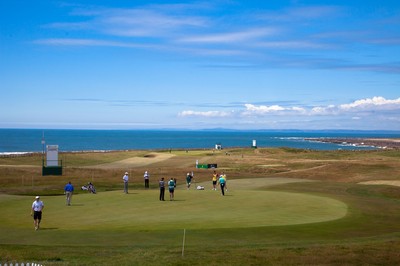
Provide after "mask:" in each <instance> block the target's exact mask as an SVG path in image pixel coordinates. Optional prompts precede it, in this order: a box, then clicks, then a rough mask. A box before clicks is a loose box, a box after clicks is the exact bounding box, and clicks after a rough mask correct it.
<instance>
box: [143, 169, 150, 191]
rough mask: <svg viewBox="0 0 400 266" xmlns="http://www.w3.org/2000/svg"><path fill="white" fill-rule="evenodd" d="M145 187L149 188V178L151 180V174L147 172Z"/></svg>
mask: <svg viewBox="0 0 400 266" xmlns="http://www.w3.org/2000/svg"><path fill="white" fill-rule="evenodd" d="M143 177H144V187H145V188H149V178H150V174H149V173H148V172H147V171H146V172H144V176H143Z"/></svg>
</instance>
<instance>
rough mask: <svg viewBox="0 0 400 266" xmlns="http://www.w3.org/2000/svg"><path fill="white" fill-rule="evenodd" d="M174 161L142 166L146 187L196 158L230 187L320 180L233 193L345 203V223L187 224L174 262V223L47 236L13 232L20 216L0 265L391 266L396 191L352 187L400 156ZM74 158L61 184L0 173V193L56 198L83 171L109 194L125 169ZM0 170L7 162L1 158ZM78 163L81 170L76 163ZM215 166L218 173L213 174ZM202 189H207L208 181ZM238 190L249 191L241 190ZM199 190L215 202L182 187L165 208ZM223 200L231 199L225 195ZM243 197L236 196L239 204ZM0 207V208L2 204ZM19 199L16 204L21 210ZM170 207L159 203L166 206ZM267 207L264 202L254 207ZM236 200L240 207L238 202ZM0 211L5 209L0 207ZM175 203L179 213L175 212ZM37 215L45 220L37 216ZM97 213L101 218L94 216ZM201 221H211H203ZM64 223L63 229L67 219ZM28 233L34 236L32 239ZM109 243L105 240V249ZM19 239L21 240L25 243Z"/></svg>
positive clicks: (295, 154) (236, 153)
mask: <svg viewBox="0 0 400 266" xmlns="http://www.w3.org/2000/svg"><path fill="white" fill-rule="evenodd" d="M141 154H145V153H141ZM176 155H177V156H176V157H174V158H172V159H170V160H168V162H161V163H157V164H155V165H152V166H151V168H149V167H146V169H147V168H149V169H150V171H151V173H153V175H152V181H153V183H152V186H153V188H154V187H155V185H156V184H154V183H155V182H154V181H155V180H154V179H156V178H158V176H161V175H163V176H177V177H179V178H180V176H181V175H183V174H182V172H186V171H188V170H191V169H192V165H193V161H194V160H195V159H200V160H201V161H202V162H205V163H218V165H219V166H220V167H221V166H223V168H225V171H227V172H228V178H229V179H228V180H229V181H228V182H230V181H231V183H228V184H231V185H232V186H233V184H234V182H233V180H231V179H237V178H245V177H255V178H257V177H264V176H271V177H272V176H284V177H293V178H294V177H296V178H309V179H314V180H321V181H320V182H307V183H289V184H287V183H286V184H281V185H277V186H273V187H264V188H263V190H265V191H259V190H257V191H256V192H254V193H255V194H254V193H249V192H247V191H246V190H245V191H242V192H240V193H243V195H245V194H246V193H249V194H248V195H247V196H248V197H251V196H252V195H254V196H255V198H258V196H257V195H258V194H257V193H262V194H260V196H259V197H265V196H266V195H274V193H273V192H279V191H285V192H290V193H302V194H304V195H313V196H324V197H329V198H331V199H336V200H339V201H340V202H344V203H346V204H347V206H348V213H347V215H346V217H344V218H342V219H339V220H334V221H326V222H321V223H312V224H301V225H285V226H264V227H247V228H218V229H215V228H210V225H209V223H207V222H204V223H202V224H204V228H196V227H193V228H192V229H188V230H187V236H186V249H185V256H184V257H183V258H182V256H181V247H182V234H183V231H182V229H181V226H180V224H179V222H176V223H178V224H177V225H175V226H176V227H175V228H174V229H173V228H171V230H159V231H153V230H152V228H151V229H150V228H146V227H145V226H144V227H143V228H141V229H138V228H136V229H133V228H131V229H133V230H128V231H127V230H126V229H123V228H115V230H111V231H110V230H104V231H103V230H98V231H100V233H98V234H94V233H93V231H91V230H80V231H77V230H67V228H62V229H60V227H58V225H54V226H49V227H48V229H47V230H43V231H40V232H33V230H32V229H31V227H32V226H31V225H29V226H27V228H28V229H26V230H25V229H22V228H18V227H19V226H20V227H24V226H26V219H28V221H29V219H30V217H29V218H26V217H21V218H20V220H19V221H18V223H19V224H20V225H15V228H13V226H11V228H7V229H6V228H2V229H0V230H2V232H1V236H2V237H3V240H1V241H0V243H3V245H0V261H4V260H9V259H11V258H12V259H17V260H18V259H36V260H37V261H45V262H46V265H63V264H68V265H74V264H76V265H82V264H91V263H94V264H104V265H105V264H107V263H108V264H111V265H116V264H121V265H133V264H135V263H136V264H137V265H143V264H154V265H158V264H164V265H165V264H167V265H168V264H170V265H187V264H193V265H203V264H211V265H217V264H218V265H221V264H223V265H228V264H229V265H231V264H238V265H244V264H246V265H252V264H253V265H259V264H271V265H298V264H304V265H309V264H332V265H334V264H336V265H343V264H370V265H373V264H376V265H395V264H399V263H400V258H399V254H398V252H397V250H398V248H399V247H400V241H399V232H400V231H399V229H400V226H399V224H400V223H399V222H400V209H399V208H400V202H399V199H400V191H399V189H398V188H396V187H388V186H365V185H357V184H355V183H354V182H357V181H358V180H365V179H366V180H371V179H383V178H387V179H395V178H398V176H399V172H398V171H399V170H397V169H399V168H398V166H399V154H398V153H396V152H392V151H388V152H310V151H300V150H292V149H259V150H251V149H243V150H241V149H234V150H229V155H225V154H223V153H220V154H214V155H212V153H209V152H207V151H202V152H196V153H194V152H192V151H190V152H189V154H186V153H182V152H179V153H178V152H176ZM69 156H75V155H69ZM125 156H128V157H129V156H131V154H130V155H128V154H124V153H121V154H120V155H118V157H119V159H124V158H126V157H125ZM79 157H81V158H79ZM97 157H99V158H97ZM100 157H102V156H101V155H98V154H92V158H91V160H92V161H94V162H99V163H104V162H106V160H104V159H101V158H100ZM15 159H16V161H17V163H12V162H13V160H10V161H9V162H7V163H8V164H18V160H21V159H19V158H15ZM81 159H84V158H83V157H82V155H80V154H78V155H76V158H74V159H73V160H72V158H71V159H70V161H75V165H71V166H70V167H71V168H69V169H67V171H68V172H69V173H70V174H67V175H66V176H64V177H61V178H60V179H58V178H54V177H52V179H47V178H46V179H44V178H41V177H40V176H38V175H37V174H35V169H33V168H29V167H22V168H16V167H6V168H5V169H6V172H7V174H5V173H4V172H3V171H1V173H0V175H1V176H0V182H2V183H4V185H5V186H6V187H7V189H6V191H14V192H16V193H23V194H35V193H36V192H38V191H39V190H40V189H45V190H46V191H48V190H50V191H53V192H54V193H55V192H56V191H57V190H56V189H58V193H59V190H60V186H62V185H63V184H64V182H65V181H66V180H69V179H72V180H73V182H75V183H78V182H82V181H83V179H87V178H88V176H89V178H90V175H92V176H94V177H95V181H96V185H97V186H98V189H99V190H100V191H105V190H109V189H110V188H111V189H113V188H119V189H120V184H119V181H120V178H121V176H120V174H121V171H124V170H123V169H118V170H109V171H107V170H102V171H101V172H99V171H97V170H96V169H95V168H92V169H81V168H79V160H81ZM24 160H25V161H24V162H23V163H21V164H23V165H26V164H29V160H27V159H24ZM109 160H111V158H109ZM0 164H6V163H5V162H4V161H3V162H2V160H1V159H0ZM85 165H87V164H86V163H85ZM75 167H76V169H75ZM144 169H145V168H137V169H133V170H132V171H133V172H134V176H141V175H142V172H143V170H144ZM2 170H3V169H2ZM219 170H222V169H221V168H219ZM81 172H83V173H81ZM17 173H19V174H21V175H25V177H26V176H28V178H27V179H29V175H31V176H34V179H35V185H34V186H33V187H32V186H31V185H30V184H29V182H28V181H25V183H24V184H25V185H24V186H22V188H21V184H22V178H21V175H18V174H17ZM15 174H17V175H15ZM79 174H80V175H81V176H79ZM210 174H211V173H210V171H206V170H205V171H196V179H197V180H198V182H201V181H205V180H207V181H208V182H209V179H210ZM20 178H21V179H20ZM54 179H55V180H54ZM135 181H136V183H134V184H132V186H133V187H135V188H137V189H139V188H141V187H142V184H141V179H140V178H138V179H136V180H135ZM178 182H181V183H182V182H183V178H180V179H179V180H178ZM243 182H247V181H243ZM207 184H208V186H209V183H206V185H207ZM246 186H249V184H248V185H246ZM53 189H54V190H53ZM252 189H254V187H253V188H252ZM235 190H236V189H235ZM235 190H233V191H232V192H230V193H232V194H235V195H236V194H238V193H239V191H235ZM202 192H206V193H203V194H196V196H197V195H202V196H206V197H207V198H209V197H214V196H216V195H215V193H214V194H211V193H213V192H215V191H189V192H187V191H185V190H182V191H178V192H177V199H178V197H181V199H182V201H176V202H173V203H172V204H175V203H177V204H182V205H184V204H185V203H188V202H187V201H186V200H189V199H190V200H191V197H192V196H193V194H194V193H202ZM117 193H118V192H112V193H111V194H110V195H114V194H115V196H118V194H117ZM153 193H154V194H153ZM41 194H42V193H41ZM50 194H51V193H50ZM104 194H108V193H104ZM150 194H151V195H150ZM276 195H277V194H276ZM284 195H288V194H284ZM296 195H298V194H296ZM88 196H94V197H97V196H101V193H100V194H98V195H82V196H81V195H79V196H78V197H76V198H74V202H75V203H77V204H79V201H80V200H81V199H80V197H82V199H85V200H84V201H85V203H84V204H86V200H89V199H86V198H85V197H88ZM121 196H125V195H121ZM127 196H129V197H131V196H132V198H133V197H140V198H143V199H147V200H149V201H150V198H151V199H153V198H154V197H155V198H156V197H157V196H158V195H157V191H156V190H154V191H151V192H150V191H143V190H138V191H137V194H132V195H127ZM147 196H148V197H149V198H147ZM12 197H15V196H12ZM94 197H92V198H94ZM118 197H119V196H118ZM235 197H236V196H235ZM197 198H198V197H196V199H197ZM226 198H227V199H228V200H230V198H229V197H226ZM226 198H224V200H225V199H226ZM232 198H234V197H232ZM13 199H15V203H14V200H13V201H12V202H13V203H10V205H11V209H13V207H15V208H17V207H18V206H25V205H26V204H28V205H30V201H31V200H28V201H29V202H28V203H25V202H26V201H27V199H26V198H24V197H16V198H13ZM29 199H31V198H29ZM49 199H50V198H49ZM51 199H52V200H51V201H50V202H53V198H51ZM183 199H185V201H183ZM267 199H268V197H267ZM199 200H200V198H199ZM220 200H221V196H218V197H216V198H215V201H218V202H220ZM245 200H246V199H243V201H245ZM252 200H254V199H252ZM0 201H1V202H2V203H4V202H3V200H2V199H1V198H0ZM20 201H23V204H22V202H20ZM82 201H83V200H82ZM202 201H205V202H206V201H207V200H206V199H204V200H202ZM62 202H63V198H62V197H54V204H55V206H59V205H60V204H62ZM156 202H157V204H158V203H159V202H158V201H156ZM278 202H279V200H278ZM282 202H284V201H282ZM169 203H170V202H166V204H169ZM202 203H203V202H202ZM268 203H269V202H268V200H267V201H266V202H264V203H263V204H268ZM8 204H9V203H7V204H6V205H8ZM14 204H15V205H14ZM19 204H20V205H19ZM21 204H22V205H21ZM48 204H50V203H48ZM82 204H83V203H82ZM135 204H136V202H135ZM240 204H242V205H243V206H245V207H247V206H246V204H245V202H241V203H240ZM277 204H279V203H275V205H277ZM187 205H188V206H189V207H192V209H193V208H196V209H197V208H199V206H198V205H196V204H194V203H193V204H187ZM201 205H204V204H201ZM1 206H4V205H3V204H1ZM167 206H169V205H167ZM178 206H179V208H178V209H179V210H180V208H181V207H182V206H181V205H178ZM49 207H50V206H49ZM85 207H86V205H82V206H79V205H78V206H76V208H77V209H78V208H82V209H83V208H85ZM153 207H154V206H153ZM19 208H21V207H19ZM72 208H75V207H72ZM9 210H10V209H8V211H9ZM63 210H64V206H63V208H60V212H61V213H63ZM229 211H230V212H235V209H234V208H232V206H230V208H229ZM249 211H250V210H249ZM22 212H24V211H22ZM203 212H205V213H204V215H206V213H207V212H206V211H202V212H201V213H202V214H203ZM318 212H319V211H318V209H316V213H318ZM28 213H29V207H28V209H27V210H26V215H28ZM118 213H121V212H116V215H118ZM173 213H175V217H178V216H177V215H179V212H178V211H176V212H175V211H174V212H173ZM228 214H229V213H228ZM24 215H25V214H24ZM46 215H49V214H47V213H46ZM91 215H92V214H91ZM96 215H97V214H96ZM157 215H158V214H157V211H155V212H154V213H153V216H152V217H151V219H154V220H157V218H156V217H157ZM204 215H203V216H204ZM79 216H81V215H79ZM99 216H100V217H102V215H101V214H100V215H99ZM194 217H196V216H194ZM210 217H212V216H211V215H210ZM180 218H184V217H180ZM45 219H49V222H50V218H49V217H47V218H45ZM72 219H73V218H72ZM261 219H263V217H261ZM264 219H265V217H264ZM190 220H191V219H189V220H188V221H190ZM226 222H230V220H229V219H226ZM7 223H8V222H7ZM219 223H220V222H219ZM64 224H65V226H67V224H68V222H65V223H64ZM162 224H163V223H162ZM167 224H168V223H166V226H167ZM44 225H45V224H44ZM44 225H43V226H44ZM126 225H127V226H128V228H129V227H131V226H130V225H129V223H127V224H126ZM170 225H171V224H170ZM163 226H164V225H163ZM186 227H187V226H186ZM164 229H165V228H164ZM36 233H40V235H38V234H36ZM7 236H13V237H9V238H15V239H16V240H15V243H14V244H4V243H5V242H2V241H5V240H4V239H6V238H7ZM110 238H112V239H114V241H113V242H112V243H113V244H112V245H111V243H110V240H109V239H110ZM24 239H26V240H25V242H24ZM77 239H78V240H82V243H85V244H83V246H84V247H82V246H81V245H79V246H77V243H76V242H77ZM83 240H84V241H83ZM8 241H10V239H9V240H8ZM69 241H70V242H69ZM65 242H69V243H70V245H65ZM43 243H60V245H53V246H52V247H51V248H49V247H47V246H48V244H43ZM87 243H91V245H87ZM61 244H62V245H61Z"/></svg>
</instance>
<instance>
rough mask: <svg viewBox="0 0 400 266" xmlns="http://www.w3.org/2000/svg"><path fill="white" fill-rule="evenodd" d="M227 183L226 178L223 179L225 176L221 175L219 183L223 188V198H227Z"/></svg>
mask: <svg viewBox="0 0 400 266" xmlns="http://www.w3.org/2000/svg"><path fill="white" fill-rule="evenodd" d="M225 182H226V180H225V178H223V175H221V176H220V177H219V179H218V183H219V185H220V186H221V192H222V196H225Z"/></svg>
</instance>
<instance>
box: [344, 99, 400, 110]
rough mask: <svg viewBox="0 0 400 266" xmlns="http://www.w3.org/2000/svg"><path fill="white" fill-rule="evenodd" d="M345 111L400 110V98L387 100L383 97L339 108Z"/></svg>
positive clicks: (363, 100)
mask: <svg viewBox="0 0 400 266" xmlns="http://www.w3.org/2000/svg"><path fill="white" fill-rule="evenodd" d="M339 109H340V110H343V111H373V110H400V98H397V99H394V100H387V99H385V98H383V97H373V98H370V99H369V98H367V99H361V100H357V101H354V102H352V103H349V104H342V105H340V106H339Z"/></svg>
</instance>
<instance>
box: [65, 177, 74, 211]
mask: <svg viewBox="0 0 400 266" xmlns="http://www.w3.org/2000/svg"><path fill="white" fill-rule="evenodd" d="M73 193H74V186H73V185H72V184H71V182H68V184H66V185H65V187H64V194H65V196H66V201H67V205H68V206H70V205H71V199H72V194H73Z"/></svg>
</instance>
